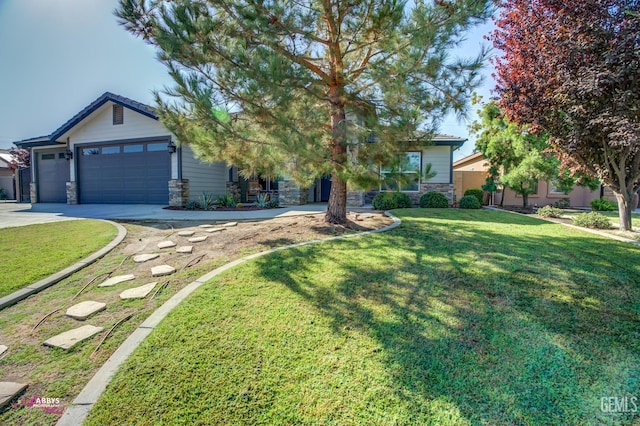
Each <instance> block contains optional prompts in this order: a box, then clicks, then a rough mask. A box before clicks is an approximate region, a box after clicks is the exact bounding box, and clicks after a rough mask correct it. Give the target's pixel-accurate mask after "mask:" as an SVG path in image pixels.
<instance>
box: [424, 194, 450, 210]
mask: <svg viewBox="0 0 640 426" xmlns="http://www.w3.org/2000/svg"><path fill="white" fill-rule="evenodd" d="M420 207H423V208H427V209H446V208H447V207H449V200H447V197H445V195H444V194H443V193H441V192H427V193H426V194H422V197H420Z"/></svg>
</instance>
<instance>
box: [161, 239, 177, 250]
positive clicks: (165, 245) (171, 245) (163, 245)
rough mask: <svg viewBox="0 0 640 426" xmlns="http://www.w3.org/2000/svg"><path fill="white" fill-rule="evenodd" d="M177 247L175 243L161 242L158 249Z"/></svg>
mask: <svg viewBox="0 0 640 426" xmlns="http://www.w3.org/2000/svg"><path fill="white" fill-rule="evenodd" d="M175 246H176V243H174V242H173V241H160V242H159V243H158V248H159V249H163V248H169V247H175Z"/></svg>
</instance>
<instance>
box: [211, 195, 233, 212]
mask: <svg viewBox="0 0 640 426" xmlns="http://www.w3.org/2000/svg"><path fill="white" fill-rule="evenodd" d="M216 204H217V205H218V206H219V207H235V206H236V205H237V204H238V203H237V202H236V199H235V198H233V195H231V194H229V193H227V194H224V195H220V196H219V197H218V198H217V199H216ZM205 210H208V209H205Z"/></svg>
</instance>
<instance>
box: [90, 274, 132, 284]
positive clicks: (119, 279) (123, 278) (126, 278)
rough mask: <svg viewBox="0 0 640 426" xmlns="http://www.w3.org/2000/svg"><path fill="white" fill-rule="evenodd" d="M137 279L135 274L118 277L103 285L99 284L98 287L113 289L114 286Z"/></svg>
mask: <svg viewBox="0 0 640 426" xmlns="http://www.w3.org/2000/svg"><path fill="white" fill-rule="evenodd" d="M134 279H136V277H135V276H134V275H133V274H129V275H118V276H117V277H111V278H109V279H108V280H106V281H105V282H103V283H102V284H98V287H111V286H112V285H116V284H120V283H123V282H125V281H131V280H134Z"/></svg>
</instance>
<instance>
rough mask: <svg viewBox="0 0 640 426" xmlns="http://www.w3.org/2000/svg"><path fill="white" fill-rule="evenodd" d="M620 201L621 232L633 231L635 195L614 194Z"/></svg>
mask: <svg viewBox="0 0 640 426" xmlns="http://www.w3.org/2000/svg"><path fill="white" fill-rule="evenodd" d="M613 193H614V194H615V196H616V199H617V200H618V216H619V218H620V230H621V231H631V229H632V228H631V212H632V211H633V205H632V201H633V195H632V194H629V193H625V192H624V191H623V192H616V191H614V192H613Z"/></svg>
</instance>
